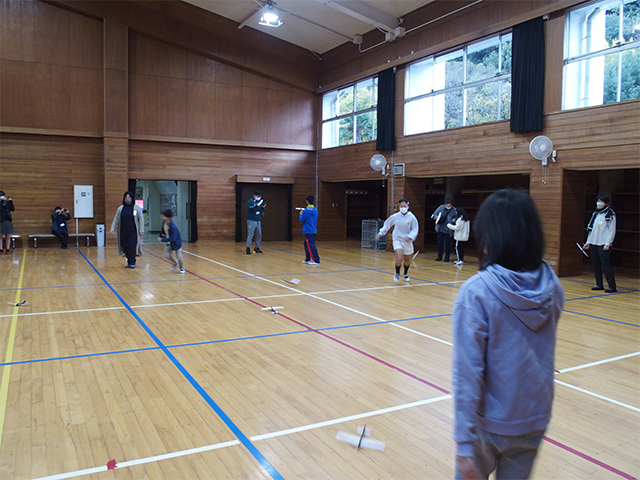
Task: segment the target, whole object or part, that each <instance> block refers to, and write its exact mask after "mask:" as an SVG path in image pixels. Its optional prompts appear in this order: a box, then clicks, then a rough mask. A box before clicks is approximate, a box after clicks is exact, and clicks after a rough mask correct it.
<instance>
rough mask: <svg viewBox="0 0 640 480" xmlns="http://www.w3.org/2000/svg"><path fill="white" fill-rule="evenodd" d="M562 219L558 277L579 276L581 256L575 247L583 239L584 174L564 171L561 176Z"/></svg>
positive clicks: (580, 272)
mask: <svg viewBox="0 0 640 480" xmlns="http://www.w3.org/2000/svg"><path fill="white" fill-rule="evenodd" d="M562 177H563V178H562V218H561V224H560V253H559V255H560V258H559V262H558V274H559V275H560V276H570V275H581V274H582V264H583V260H584V259H583V255H582V253H581V252H580V251H579V250H578V248H577V247H576V242H578V243H580V245H582V244H583V243H584V240H585V239H586V237H585V225H584V199H585V188H586V183H587V182H586V174H585V172H579V171H574V170H564V171H563V176H562Z"/></svg>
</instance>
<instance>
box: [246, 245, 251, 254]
mask: <svg viewBox="0 0 640 480" xmlns="http://www.w3.org/2000/svg"><path fill="white" fill-rule="evenodd" d="M244 253H246V254H247V255H251V249H250V248H249V247H247V249H246V250H245V251H244Z"/></svg>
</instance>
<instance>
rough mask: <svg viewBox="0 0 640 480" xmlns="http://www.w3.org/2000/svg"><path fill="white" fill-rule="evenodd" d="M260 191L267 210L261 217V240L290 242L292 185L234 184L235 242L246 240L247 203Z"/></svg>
mask: <svg viewBox="0 0 640 480" xmlns="http://www.w3.org/2000/svg"><path fill="white" fill-rule="evenodd" d="M256 190H260V191H261V192H262V198H263V199H264V202H265V203H266V204H267V208H266V209H265V211H264V214H263V216H262V220H261V222H262V240H264V241H267V242H268V241H291V239H292V231H291V209H292V194H293V185H291V184H274V183H236V242H243V241H246V239H247V201H248V200H249V199H250V198H251V197H253V192H254V191H256Z"/></svg>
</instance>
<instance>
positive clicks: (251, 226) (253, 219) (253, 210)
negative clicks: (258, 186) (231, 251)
mask: <svg viewBox="0 0 640 480" xmlns="http://www.w3.org/2000/svg"><path fill="white" fill-rule="evenodd" d="M266 206H267V204H266V203H264V200H263V199H262V192H261V191H260V190H256V191H255V192H253V197H251V198H250V199H249V200H248V201H247V249H246V250H245V252H244V253H246V254H247V255H251V241H252V240H253V237H254V235H255V237H256V248H254V251H255V252H256V253H262V250H260V241H261V240H262V222H260V216H261V215H262V213H263V212H264V209H265V208H266Z"/></svg>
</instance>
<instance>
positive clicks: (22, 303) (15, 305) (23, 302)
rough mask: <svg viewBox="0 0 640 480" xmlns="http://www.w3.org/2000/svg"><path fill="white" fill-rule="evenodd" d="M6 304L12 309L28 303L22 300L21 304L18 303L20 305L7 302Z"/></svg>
mask: <svg viewBox="0 0 640 480" xmlns="http://www.w3.org/2000/svg"><path fill="white" fill-rule="evenodd" d="M7 303H8V304H9V305H13V306H14V307H20V306H22V305H28V303H27V301H26V300H23V301H22V302H20V303H13V302H7Z"/></svg>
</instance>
